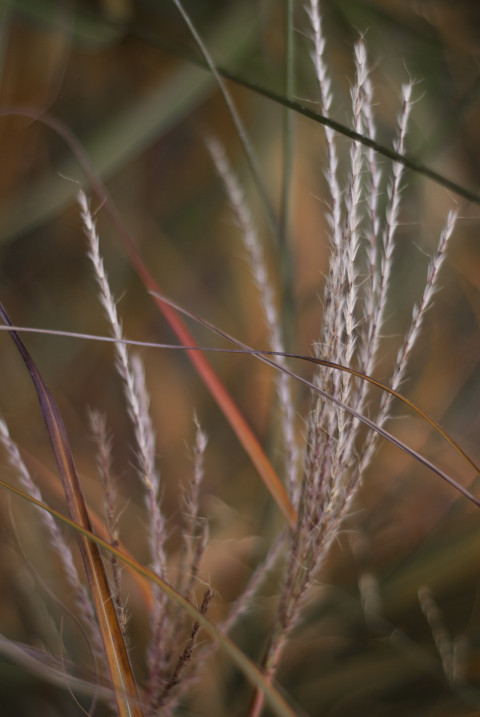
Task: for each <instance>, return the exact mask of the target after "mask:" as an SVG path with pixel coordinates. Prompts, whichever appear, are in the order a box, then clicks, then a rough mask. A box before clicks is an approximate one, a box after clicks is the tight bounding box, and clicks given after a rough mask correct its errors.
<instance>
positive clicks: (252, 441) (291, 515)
mask: <svg viewBox="0 0 480 717" xmlns="http://www.w3.org/2000/svg"><path fill="white" fill-rule="evenodd" d="M2 113H3V114H4V115H7V114H18V115H21V116H25V117H33V118H36V119H38V121H39V122H42V123H43V124H45V125H47V127H50V128H51V129H52V130H53V131H54V132H56V133H57V134H58V135H59V136H60V137H62V139H63V140H64V141H65V142H66V143H67V144H68V146H69V147H70V149H71V151H72V153H73V154H74V156H75V157H76V159H77V160H78V162H79V164H80V166H81V167H82V169H83V170H84V172H85V174H86V175H87V177H88V179H89V181H90V184H91V187H92V189H93V191H94V193H95V194H96V196H97V198H98V199H99V200H100V202H101V203H102V204H103V207H104V209H105V211H106V212H107V213H108V215H109V216H110V219H111V220H112V222H113V225H114V227H115V229H116V230H117V232H118V235H119V238H120V240H121V242H122V244H123V246H124V248H125V250H126V252H127V254H128V256H129V259H130V261H131V263H132V266H133V268H134V270H135V271H136V272H137V274H138V276H139V277H140V279H141V280H142V282H143V283H144V285H145V287H146V288H147V289H148V290H149V291H150V292H151V293H152V295H153V296H154V295H155V294H157V295H159V296H160V295H161V293H162V292H161V290H160V287H159V286H158V284H157V283H156V281H155V279H154V278H153V276H152V275H151V274H150V272H149V271H148V269H147V267H146V266H145V264H144V263H143V261H142V259H141V257H140V255H139V253H138V251H137V249H136V246H135V243H134V241H133V239H132V237H131V235H130V233H129V231H128V229H127V228H126V226H125V224H124V222H123V221H122V218H121V216H120V213H119V212H118V209H117V207H116V206H115V204H114V202H113V201H112V199H111V198H110V195H109V194H108V192H107V189H106V187H105V185H104V184H103V182H102V180H101V179H100V177H99V175H98V174H97V172H96V170H95V168H94V167H93V165H92V164H91V162H90V159H89V157H88V155H87V154H86V152H85V150H84V149H83V147H82V145H81V143H80V142H79V141H78V139H77V138H76V137H75V135H74V134H73V133H72V132H71V131H70V129H69V128H68V127H66V126H65V125H64V124H63V123H62V122H61V121H60V120H58V119H56V118H55V117H52V116H51V115H48V114H44V115H42V116H41V117H37V116H36V114H35V113H33V111H32V110H31V109H28V108H10V109H9V110H1V109H0V116H1V115H2ZM155 301H156V303H157V305H158V307H159V308H160V310H161V311H162V313H163V315H164V316H165V318H166V319H167V321H168V322H169V324H170V326H171V327H172V329H173V330H174V332H175V333H176V335H177V336H178V338H179V339H180V341H181V342H183V343H184V344H186V345H187V346H194V345H195V344H196V342H195V340H194V338H193V336H192V335H191V334H190V332H189V331H188V329H187V328H186V326H185V325H184V323H183V322H182V320H181V319H180V317H179V316H177V314H176V313H175V311H174V310H173V309H172V308H170V307H169V306H168V305H167V303H166V302H164V301H161V300H160V299H157V298H155ZM189 358H190V360H191V362H192V363H193V364H194V366H195V368H196V370H197V371H198V373H199V375H200V376H201V378H202V380H203V381H204V383H205V384H206V386H207V388H208V390H209V391H210V393H211V394H212V396H213V398H214V399H215V401H216V402H217V404H218V405H219V407H220V409H221V410H222V411H223V413H224V415H225V417H226V418H227V420H228V422H229V423H230V425H231V426H232V428H233V430H234V432H235V434H236V435H237V437H238V439H239V441H240V443H241V444H242V446H243V447H244V449H245V450H246V452H247V454H248V455H249V456H250V459H251V460H252V462H253V464H254V465H255V467H256V468H257V470H258V472H259V473H260V476H261V478H262V480H263V481H264V483H265V485H266V487H267V488H268V490H269V491H270V493H271V494H272V496H273V498H274V499H275V501H276V502H277V504H278V506H279V508H280V510H281V511H282V513H283V514H284V515H285V517H286V519H287V520H288V522H289V524H290V526H292V527H293V525H294V524H295V521H296V513H295V510H294V508H293V506H292V504H291V503H290V500H289V498H288V495H287V492H286V490H285V487H284V486H283V484H282V482H281V481H280V478H279V477H278V476H277V474H276V472H275V471H274V469H273V466H272V465H271V463H270V461H269V460H268V458H267V456H266V455H265V453H264V451H263V449H262V447H261V446H260V443H259V442H258V440H257V439H256V437H255V436H254V434H253V432H252V430H251V428H250V427H249V426H248V424H247V422H246V421H245V419H244V418H243V416H242V414H241V413H240V411H239V410H238V408H237V406H236V404H235V402H234V401H233V399H232V398H231V396H230V395H229V393H228V392H227V390H226V389H225V387H224V386H223V384H222V383H221V381H220V380H219V379H218V377H217V375H216V374H215V372H214V371H213V369H212V368H211V366H210V364H209V363H208V361H207V360H206V358H205V356H202V355H201V354H198V355H197V354H192V353H191V352H190V354H189Z"/></svg>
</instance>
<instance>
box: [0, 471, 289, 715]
mask: <svg viewBox="0 0 480 717" xmlns="http://www.w3.org/2000/svg"><path fill="white" fill-rule="evenodd" d="M0 487H1V488H4V489H5V490H8V491H10V492H11V493H14V494H15V495H17V496H19V497H20V498H23V499H24V500H26V501H28V502H29V503H31V504H32V505H35V506H37V508H41V509H42V510H46V511H47V512H48V513H50V515H53V516H54V517H55V518H57V519H58V520H61V521H62V522H63V523H65V524H66V525H68V526H70V527H71V528H73V530H75V531H76V532H77V533H79V534H80V535H81V536H82V538H83V539H85V542H87V543H90V544H92V545H95V546H96V547H97V548H98V547H101V548H104V549H105V550H107V551H108V552H109V553H111V554H112V555H115V556H116V557H117V558H118V559H119V560H121V561H122V562H123V563H125V565H127V566H129V567H131V568H132V569H133V570H136V571H137V572H138V573H139V574H140V575H142V576H143V577H145V578H147V580H151V581H152V582H153V583H155V584H156V585H158V587H159V588H160V589H161V590H162V591H163V592H164V593H165V594H166V595H167V596H168V597H169V598H170V599H172V600H174V601H175V602H176V603H177V604H178V605H180V606H181V607H182V608H183V609H184V610H185V612H186V613H188V615H189V616H190V617H191V618H192V619H193V620H195V621H196V622H198V623H199V624H200V626H201V627H202V628H203V629H204V630H205V631H206V632H207V633H208V634H209V635H210V637H212V639H214V640H216V641H218V642H219V644H220V645H221V646H222V647H223V649H224V650H225V652H226V653H227V654H228V655H229V657H230V658H231V659H232V661H233V662H234V663H235V665H236V666H237V667H238V668H239V669H240V670H241V672H243V674H244V675H245V677H247V678H248V679H249V680H250V682H251V683H252V684H253V685H254V686H255V687H256V688H257V689H259V690H261V691H262V692H263V693H264V694H265V699H266V700H267V702H268V703H269V705H270V707H271V708H272V710H273V712H274V714H275V715H277V717H299V715H300V713H299V712H298V711H293V710H292V709H291V708H290V707H289V706H288V704H287V703H286V701H285V699H284V698H283V697H282V696H281V694H280V693H279V692H278V690H277V689H275V687H273V686H272V685H271V684H270V683H269V682H268V681H267V680H266V679H265V677H264V676H263V674H262V672H261V671H260V669H259V668H258V667H257V666H256V665H255V664H254V663H253V662H252V661H251V660H250V659H249V658H248V657H246V655H244V653H243V652H242V651H241V650H240V649H239V648H238V647H237V646H236V645H235V643H234V642H232V641H231V640H230V639H229V638H228V637H227V636H226V635H224V634H223V633H222V632H221V631H220V630H219V629H218V628H217V627H216V626H215V625H214V624H213V623H212V622H210V620H208V619H207V618H206V617H205V616H204V615H202V614H201V613H200V612H199V611H198V610H197V609H196V608H195V607H194V606H193V605H192V603H190V602H189V601H188V600H187V599H186V598H184V597H183V595H181V594H180V593H178V592H177V591H176V590H175V589H174V588H173V587H172V586H171V585H169V584H168V583H167V582H166V581H165V580H162V578H160V577H159V576H158V575H156V574H155V573H153V572H152V571H151V570H149V569H148V568H146V567H144V566H143V565H141V564H140V563H139V562H137V561H136V560H135V559H134V558H132V557H131V556H130V555H127V554H126V553H124V552H123V551H121V550H118V549H117V548H114V547H113V546H112V545H110V543H108V542H107V541H106V540H103V539H102V538H100V537H99V536H98V535H95V534H94V533H92V532H91V530H89V529H88V528H87V527H84V526H83V525H80V524H79V523H77V522H75V521H74V520H72V519H71V518H67V516H65V515H63V514H62V513H60V512H59V511H57V510H55V509H54V508H50V507H49V506H48V505H45V503H42V502H41V501H39V500H36V499H35V498H32V497H31V496H29V495H28V494H27V493H25V492H24V491H22V490H21V489H20V488H17V487H16V486H13V485H10V484H9V483H7V482H6V481H3V480H1V479H0Z"/></svg>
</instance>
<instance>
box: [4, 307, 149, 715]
mask: <svg viewBox="0 0 480 717" xmlns="http://www.w3.org/2000/svg"><path fill="white" fill-rule="evenodd" d="M0 317H1V318H2V319H3V322H4V323H5V324H6V325H8V326H12V322H11V321H10V318H9V316H8V314H7V312H6V310H5V308H4V307H3V304H2V303H1V302H0ZM9 333H10V336H11V337H12V339H13V341H14V343H15V345H16V346H17V348H18V350H19V352H20V354H21V356H22V358H23V361H24V362H25V365H26V367H27V369H28V372H29V374H30V376H31V378H32V381H33V383H34V386H35V389H36V391H37V394H38V399H39V402H40V408H41V411H42V415H43V420H44V422H45V425H46V427H47V431H48V435H49V437H50V441H51V444H52V448H53V452H54V454H55V460H56V463H57V467H58V471H59V474H60V478H61V481H62V484H63V489H64V491H65V497H66V500H67V506H68V510H69V512H70V515H71V517H72V519H73V520H74V521H75V522H76V523H78V524H79V525H81V526H82V527H83V528H85V529H86V530H87V531H89V532H92V524H91V521H90V517H89V515H88V510H87V506H86V503H85V499H84V497H83V492H82V489H81V486H80V481H79V479H78V475H77V471H76V468H75V463H74V461H73V456H72V451H71V449H70V444H69V440H68V436H67V431H66V429H65V425H64V423H63V419H62V416H61V414H60V411H59V409H58V406H57V404H56V402H55V400H54V398H53V396H52V394H51V393H50V390H49V389H48V387H47V385H46V383H45V381H44V380H43V377H42V376H41V374H40V372H39V370H38V369H37V367H36V365H35V363H34V361H33V359H32V357H31V356H30V354H29V353H28V351H27V349H26V347H25V344H24V343H23V341H22V340H21V338H20V337H19V335H18V334H17V332H16V331H14V330H11V331H10V332H9ZM78 541H79V547H80V552H81V555H82V559H83V563H84V566H85V572H86V574H87V579H88V583H89V586H90V591H91V594H92V599H93V603H94V606H95V611H96V615H97V619H98V623H99V627H100V632H101V635H102V640H103V644H104V648H105V656H106V660H107V664H108V668H109V671H110V678H111V681H112V685H113V689H114V692H115V698H116V702H117V706H118V714H119V717H143V711H142V708H141V706H140V701H139V696H138V691H137V685H136V682H135V678H134V675H133V672H132V667H131V665H130V659H129V657H128V653H127V649H126V646H125V642H124V639H123V635H122V631H121V629H120V625H119V623H118V618H117V614H116V611H115V605H114V601H113V599H112V594H111V592H110V587H109V585H108V579H107V575H106V572H105V568H104V565H103V561H102V558H101V555H100V550H99V548H98V545H97V544H96V543H93V542H92V541H91V540H89V539H88V538H87V537H85V536H84V535H79V537H78Z"/></svg>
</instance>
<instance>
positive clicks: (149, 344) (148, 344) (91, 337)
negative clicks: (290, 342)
mask: <svg viewBox="0 0 480 717" xmlns="http://www.w3.org/2000/svg"><path fill="white" fill-rule="evenodd" d="M162 300H164V301H170V300H169V299H167V298H166V297H162ZM172 305H173V306H175V307H177V308H178V310H179V311H182V308H181V307H180V306H179V305H178V304H174V302H172ZM185 311H186V310H185ZM187 315H188V316H190V317H191V318H192V319H194V320H196V321H199V322H200V323H203V324H204V325H205V326H207V328H211V329H212V330H216V331H217V332H218V333H219V334H220V335H221V336H222V337H224V338H226V339H228V340H229V341H233V342H236V339H234V338H233V337H231V336H229V335H228V334H225V333H224V332H222V331H221V330H220V329H216V327H213V325H212V324H210V323H209V322H207V321H205V320H204V319H202V318H200V317H198V316H195V314H192V313H190V312H187ZM11 328H12V329H13V330H15V331H20V332H22V331H24V332H27V333H38V334H47V335H50V336H64V337H69V338H77V339H84V340H87V341H101V342H107V343H115V342H116V341H117V339H115V338H112V337H111V336H98V335H95V334H83V333H78V332H75V331H60V330H56V329H40V328H34V327H31V326H12V327H11ZM1 330H9V327H5V326H0V331H1ZM122 342H123V343H125V344H128V345H130V346H141V347H143V348H152V349H169V350H175V351H187V352H190V351H192V352H202V351H204V352H209V353H241V354H246V355H262V356H283V357H285V358H293V359H298V360H300V361H306V362H307V363H314V364H317V365H318V366H325V367H327V368H332V369H335V370H337V371H344V372H346V373H350V374H352V375H353V376H356V377H357V378H359V379H361V380H362V381H368V383H371V384H372V385H373V386H376V387H377V388H379V389H381V390H382V391H386V392H387V393H389V394H391V395H392V396H394V398H397V399H398V400H399V401H401V402H402V403H404V404H405V405H406V406H408V407H409V408H410V409H411V410H412V411H414V413H416V414H417V415H418V416H420V418H423V420H424V421H426V422H427V423H429V424H430V426H432V428H433V429H434V430H435V431H437V432H438V433H439V434H440V435H441V436H442V437H443V438H444V439H445V440H446V441H447V442H448V443H450V445H451V446H452V448H454V449H455V450H456V451H457V453H459V454H460V455H461V456H462V458H464V460H465V461H466V462H467V463H468V464H469V465H470V466H471V467H472V468H473V469H474V470H475V472H476V473H477V474H478V475H480V466H479V465H478V464H477V463H475V461H474V460H473V458H472V457H471V456H469V454H468V453H467V452H466V451H465V450H464V449H463V448H462V447H461V446H460V444H459V443H457V441H455V439H454V438H452V437H451V436H450V435H449V434H448V433H447V431H445V430H444V429H443V428H442V427H441V425H440V424H439V423H437V422H436V421H435V419H433V418H432V417H431V416H429V415H428V413H426V411H424V410H423V409H422V408H420V407H419V406H417V405H416V404H415V403H413V401H410V399H408V398H407V397H406V396H404V395H403V394H401V393H399V392H398V391H395V390H394V389H393V388H390V386H388V385H387V384H386V383H382V382H381V381H378V380H377V379H376V378H373V377H372V376H368V375H367V374H365V373H362V372H361V371H357V370H356V369H353V368H349V367H348V366H343V364H338V363H335V362H333V361H328V360H327V359H320V358H315V357H313V356H305V355H304V354H296V353H286V352H279V351H267V350H263V349H253V348H252V349H249V348H235V349H226V348H220V347H215V346H199V345H198V344H197V345H195V346H187V345H184V344H164V343H159V342H156V341H135V340H133V339H128V338H124V339H122ZM238 343H240V342H238Z"/></svg>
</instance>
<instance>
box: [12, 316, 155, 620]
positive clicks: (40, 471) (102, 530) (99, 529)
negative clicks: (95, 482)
mask: <svg viewBox="0 0 480 717" xmlns="http://www.w3.org/2000/svg"><path fill="white" fill-rule="evenodd" d="M0 328H2V329H3V328H4V327H3V326H2V327H0ZM13 329H14V330H17V327H13ZM21 453H22V456H23V457H24V458H25V461H26V463H27V465H29V466H30V465H33V466H34V467H35V473H36V474H37V475H39V476H43V477H44V480H45V483H46V484H47V485H48V490H49V491H51V493H52V494H53V495H54V496H55V498H57V499H60V498H62V496H63V493H62V486H61V485H60V484H59V483H58V478H57V476H56V474H55V473H54V472H53V471H51V470H50V469H49V468H48V467H47V466H46V465H44V464H43V463H42V462H41V461H40V460H38V458H37V457H36V456H34V455H32V454H31V453H29V452H28V451H26V450H25V449H23V448H22V449H21ZM88 512H89V516H90V520H91V522H92V525H93V529H94V530H95V532H96V533H97V534H98V535H100V536H101V537H103V538H105V540H107V538H108V533H107V529H106V527H105V525H104V523H103V521H102V519H101V518H100V516H99V515H98V514H97V513H96V512H95V511H94V510H92V508H91V507H90V506H88ZM119 548H120V550H122V551H123V552H125V553H128V550H127V548H126V546H125V545H123V543H122V541H119ZM131 573H132V577H133V579H134V580H135V581H136V583H137V586H138V589H139V590H140V592H141V594H142V596H143V599H144V601H145V607H146V609H147V610H151V609H152V604H153V595H152V589H151V585H150V583H149V582H148V581H146V580H142V578H141V577H140V576H139V575H138V573H137V572H136V571H134V570H133V571H131Z"/></svg>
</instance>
